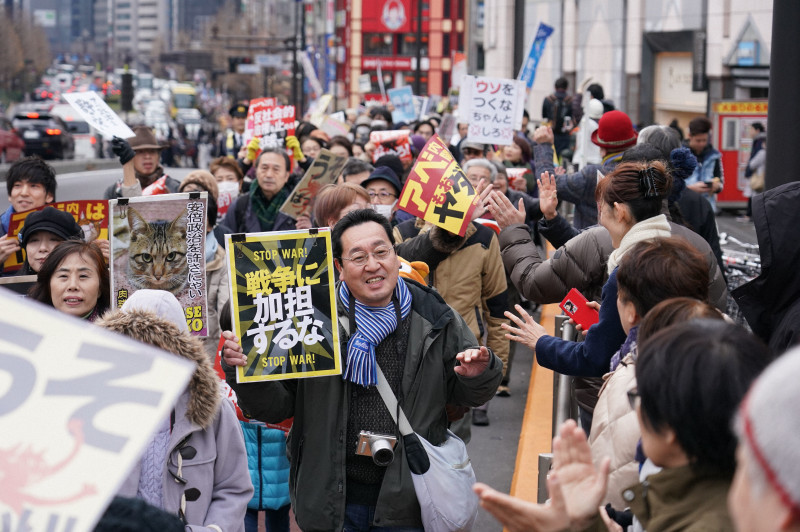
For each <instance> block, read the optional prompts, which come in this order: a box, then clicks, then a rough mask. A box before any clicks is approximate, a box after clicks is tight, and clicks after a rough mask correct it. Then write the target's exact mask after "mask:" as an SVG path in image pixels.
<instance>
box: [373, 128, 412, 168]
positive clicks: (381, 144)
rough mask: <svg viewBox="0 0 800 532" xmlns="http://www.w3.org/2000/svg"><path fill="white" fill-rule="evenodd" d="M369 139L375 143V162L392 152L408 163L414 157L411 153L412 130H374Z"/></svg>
mask: <svg viewBox="0 0 800 532" xmlns="http://www.w3.org/2000/svg"><path fill="white" fill-rule="evenodd" d="M369 141H370V142H371V143H373V144H374V145H375V151H374V152H372V162H373V163H375V162H378V159H380V158H381V157H383V156H384V155H387V154H390V153H393V154H394V155H397V156H398V157H400V160H401V161H403V162H404V163H406V164H409V163H411V161H412V160H413V159H414V156H413V155H412V154H411V132H410V131H409V130H407V129H403V130H395V131H373V132H372V133H370V134H369Z"/></svg>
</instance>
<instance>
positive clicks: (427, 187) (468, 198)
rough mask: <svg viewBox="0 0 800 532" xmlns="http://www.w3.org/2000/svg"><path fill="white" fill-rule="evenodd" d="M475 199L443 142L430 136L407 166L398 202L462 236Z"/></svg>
mask: <svg viewBox="0 0 800 532" xmlns="http://www.w3.org/2000/svg"><path fill="white" fill-rule="evenodd" d="M477 201H478V197H477V195H476V194H475V190H474V189H473V188H472V185H470V183H469V181H467V176H465V175H464V172H463V171H462V170H461V167H459V166H458V163H456V161H455V159H454V158H453V155H452V154H451V153H450V151H449V150H448V149H447V143H446V142H444V141H443V140H442V139H441V137H439V136H438V135H434V136H432V137H431V138H430V140H429V141H428V143H427V144H425V147H424V148H423V149H422V151H421V152H420V154H419V157H417V162H416V163H415V164H414V167H413V168H411V173H409V175H408V179H407V180H406V184H405V186H404V187H403V192H402V193H401V194H400V200H399V203H398V205H399V207H400V209H401V210H404V211H406V212H408V213H410V214H413V215H414V216H417V217H419V218H422V219H423V220H425V221H426V222H431V223H432V224H434V225H438V226H439V227H442V228H444V229H446V230H447V231H450V232H451V233H457V234H459V235H460V236H464V234H465V233H466V232H467V227H468V226H469V223H470V218H471V217H472V212H473V211H474V210H475V207H476V206H477Z"/></svg>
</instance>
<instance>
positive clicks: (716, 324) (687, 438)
mask: <svg viewBox="0 0 800 532" xmlns="http://www.w3.org/2000/svg"><path fill="white" fill-rule="evenodd" d="M769 361H770V354H769V350H768V349H767V347H766V346H765V345H764V344H763V343H762V342H761V341H760V340H759V339H758V338H756V337H755V336H754V335H752V334H751V333H749V332H747V331H746V330H744V329H743V328H741V327H739V326H738V325H733V324H729V323H726V322H724V321H716V320H694V321H690V322H688V323H680V324H677V325H673V326H671V327H667V328H666V329H663V330H661V331H659V332H657V333H656V334H654V335H653V336H651V337H650V338H648V339H647V340H645V341H644V342H643V343H642V344H641V345H640V347H639V358H638V360H637V362H636V381H637V387H638V392H639V397H640V399H641V416H642V421H643V423H644V424H645V426H646V428H648V429H650V430H653V431H655V432H661V431H662V430H664V429H667V428H669V429H671V430H672V431H673V432H674V433H675V435H676V438H677V441H678V443H679V445H680V446H681V449H682V450H683V452H684V453H686V455H687V457H688V458H689V462H690V464H691V466H692V468H693V469H694V470H695V471H699V472H705V473H710V474H721V475H733V471H734V469H735V468H736V460H735V458H734V455H735V451H736V438H735V437H734V435H733V432H732V431H731V418H732V417H733V414H734V413H735V412H736V408H737V407H738V406H739V403H740V402H741V401H742V398H744V396H745V393H747V390H748V388H749V387H750V384H751V383H752V382H753V380H754V379H755V378H756V377H757V376H758V374H759V373H761V371H762V370H763V369H764V368H765V367H766V366H767V364H768V363H769Z"/></svg>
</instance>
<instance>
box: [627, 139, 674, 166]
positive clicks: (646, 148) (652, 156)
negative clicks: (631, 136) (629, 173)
mask: <svg viewBox="0 0 800 532" xmlns="http://www.w3.org/2000/svg"><path fill="white" fill-rule="evenodd" d="M620 161H621V162H623V163H630V162H635V163H648V162H650V161H661V162H662V163H664V164H667V163H668V162H669V152H667V155H666V157H665V156H664V152H662V151H661V150H660V149H658V146H655V145H653V144H650V143H649V142H645V143H642V144H637V145H636V146H634V147H632V148H628V149H627V150H625V151H624V152H623V153H622V158H621V159H620Z"/></svg>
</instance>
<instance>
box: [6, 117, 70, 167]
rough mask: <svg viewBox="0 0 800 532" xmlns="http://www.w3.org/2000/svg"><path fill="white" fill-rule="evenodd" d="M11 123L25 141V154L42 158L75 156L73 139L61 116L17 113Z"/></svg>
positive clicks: (68, 157)
mask: <svg viewBox="0 0 800 532" xmlns="http://www.w3.org/2000/svg"><path fill="white" fill-rule="evenodd" d="M12 125H13V126H14V127H15V128H16V129H17V131H19V133H20V134H21V135H22V139H23V140H24V141H25V155H40V156H41V157H42V158H44V159H73V158H74V157H75V139H74V138H73V137H72V134H71V133H70V132H69V128H68V127H67V124H66V123H65V122H64V121H63V120H62V119H61V118H59V117H57V116H54V115H51V114H49V113H25V114H17V115H14V120H13V121H12Z"/></svg>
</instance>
